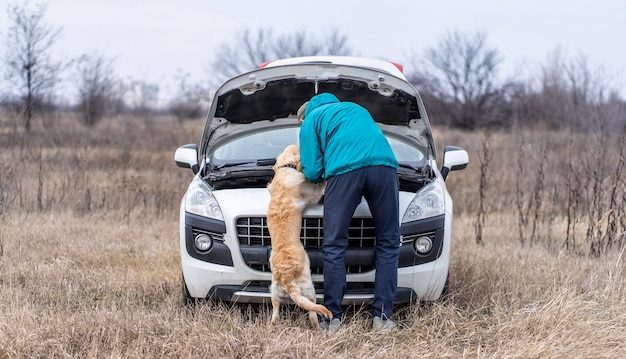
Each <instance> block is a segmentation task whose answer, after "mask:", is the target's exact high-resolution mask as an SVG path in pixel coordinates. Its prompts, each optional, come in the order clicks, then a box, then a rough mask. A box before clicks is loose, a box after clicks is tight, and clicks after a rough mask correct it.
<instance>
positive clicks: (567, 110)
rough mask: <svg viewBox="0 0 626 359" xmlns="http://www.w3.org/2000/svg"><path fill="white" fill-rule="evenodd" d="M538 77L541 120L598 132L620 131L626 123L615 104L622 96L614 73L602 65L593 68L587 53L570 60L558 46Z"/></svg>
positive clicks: (557, 126)
mask: <svg viewBox="0 0 626 359" xmlns="http://www.w3.org/2000/svg"><path fill="white" fill-rule="evenodd" d="M538 78H539V80H540V84H539V87H538V89H537V93H538V95H539V101H538V102H537V104H536V107H537V110H538V112H539V113H540V115H541V120H542V121H543V122H545V123H546V124H548V125H550V126H551V127H553V128H559V127H563V126H574V127H575V128H578V129H582V130H594V131H598V130H615V129H617V130H619V129H620V128H621V127H620V126H623V125H624V120H623V119H624V116H623V111H621V114H620V111H619V110H618V107H616V106H615V104H617V103H618V102H619V101H618V100H617V99H618V97H619V95H618V91H617V90H616V88H615V87H614V86H611V76H608V75H607V74H605V73H604V72H603V71H602V69H601V68H598V69H592V68H591V66H590V64H589V61H588V59H587V57H586V56H585V55H583V54H579V55H578V56H577V57H575V58H574V59H571V60H567V59H566V58H565V56H564V55H563V52H562V50H561V49H560V48H558V47H557V48H556V49H555V50H554V51H553V52H552V53H550V54H549V56H548V59H547V61H546V63H545V64H544V65H543V66H542V67H541V73H540V75H539V76H538ZM616 109H617V110H618V111H615V110H616Z"/></svg>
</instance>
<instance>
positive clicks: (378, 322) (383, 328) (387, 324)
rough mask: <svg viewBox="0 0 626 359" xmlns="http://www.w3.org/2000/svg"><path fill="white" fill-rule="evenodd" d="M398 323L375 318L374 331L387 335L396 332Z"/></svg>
mask: <svg viewBox="0 0 626 359" xmlns="http://www.w3.org/2000/svg"><path fill="white" fill-rule="evenodd" d="M396 328H397V327H396V323H394V322H393V320H391V319H382V318H381V317H374V321H373V323H372V329H373V330H375V331H377V332H379V333H381V334H386V333H389V332H390V331H392V330H395V329H396Z"/></svg>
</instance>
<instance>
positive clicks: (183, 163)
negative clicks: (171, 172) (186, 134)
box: [174, 143, 200, 175]
mask: <svg viewBox="0 0 626 359" xmlns="http://www.w3.org/2000/svg"><path fill="white" fill-rule="evenodd" d="M174 161H175V162H176V165H177V166H178V167H182V168H191V170H192V171H193V174H194V175H195V174H196V173H198V171H199V170H200V166H198V145H196V144H195V143H191V144H188V145H184V146H180V147H178V148H177V149H176V153H174Z"/></svg>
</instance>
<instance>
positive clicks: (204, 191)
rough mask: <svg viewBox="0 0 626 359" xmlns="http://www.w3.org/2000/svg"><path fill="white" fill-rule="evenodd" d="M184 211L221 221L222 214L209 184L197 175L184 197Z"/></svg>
mask: <svg viewBox="0 0 626 359" xmlns="http://www.w3.org/2000/svg"><path fill="white" fill-rule="evenodd" d="M185 211H187V212H189V213H193V214H197V215H200V216H204V217H208V218H213V219H218V220H221V221H223V220H224V215H223V214H222V210H221V209H220V205H219V204H218V203H217V200H216V199H215V196H213V193H212V191H211V189H210V188H209V186H207V185H206V183H204V181H203V180H202V179H200V178H199V177H195V178H194V179H193V181H192V182H191V184H190V185H189V189H188V190H187V196H186V197H185Z"/></svg>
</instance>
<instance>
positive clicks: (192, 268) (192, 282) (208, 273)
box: [181, 211, 450, 305]
mask: <svg viewBox="0 0 626 359" xmlns="http://www.w3.org/2000/svg"><path fill="white" fill-rule="evenodd" d="M446 220H447V218H446V217H445V216H443V215H442V216H438V217H433V218H430V219H427V220H422V221H416V222H413V223H408V224H404V225H403V226H402V227H401V235H402V241H403V244H402V245H401V253H400V265H399V269H398V291H397V295H396V303H407V302H412V301H416V300H417V299H421V300H435V299H437V298H438V297H439V296H440V294H441V292H442V290H443V287H444V284H445V281H446V279H447V275H448V262H449V237H450V235H449V233H446V232H445V231H444V228H446ZM181 221H184V222H182V223H185V225H184V226H181V258H182V267H183V276H184V278H185V283H186V285H187V288H188V290H189V293H190V295H191V296H192V297H195V298H212V299H220V300H225V301H229V302H237V303H267V302H269V300H270V290H269V285H270V283H271V272H270V269H269V261H268V259H269V248H270V243H269V233H265V234H264V232H263V231H264V230H265V231H266V228H264V225H263V223H262V221H259V225H258V226H257V227H255V228H249V227H250V226H249V223H250V221H248V220H246V223H247V224H246V226H247V227H248V228H245V230H244V231H243V232H242V229H241V228H237V226H236V225H235V226H234V227H233V228H232V229H229V233H239V234H241V233H246V235H244V236H241V235H240V236H238V237H243V238H244V239H243V240H242V239H241V238H239V239H233V238H232V237H234V236H231V237H226V236H224V233H225V232H226V230H227V228H226V226H225V225H224V223H223V222H212V221H206V219H204V218H201V217H199V218H198V217H197V216H194V215H191V214H189V213H184V212H182V211H181ZM253 222H254V221H253ZM253 227H254V226H253ZM310 227H311V226H309V228H308V229H309V232H308V233H309V234H310V233H312V232H315V233H318V237H321V236H320V235H319V234H320V232H319V228H310ZM364 227H367V225H364ZM447 228H449V227H447ZM198 232H203V233H210V234H212V235H214V236H215V238H216V241H215V245H214V247H213V248H212V249H211V251H209V252H207V253H200V252H198V251H197V250H196V249H195V247H194V245H193V239H194V234H196V233H198ZM220 232H222V233H220ZM303 232H304V233H305V234H306V233H307V232H306V230H305V229H303ZM250 233H253V234H254V236H252V237H254V238H255V240H250V236H249V235H248V234H250ZM359 233H361V234H362V233H364V232H363V231H360V232H359ZM423 234H428V235H429V236H432V237H431V238H433V249H432V251H431V252H429V253H428V254H426V255H419V254H417V253H416V252H415V251H414V250H413V245H412V239H413V240H414V239H415V238H417V237H418V236H419V235H423ZM264 236H267V239H268V242H267V243H266V242H264V241H263V240H261V241H258V240H257V239H258V238H259V237H264ZM303 237H306V238H308V239H307V242H306V243H305V247H306V248H307V252H308V254H309V257H310V260H311V272H312V278H313V282H314V285H315V287H316V292H317V297H318V300H319V301H321V300H322V298H323V275H322V267H323V265H322V255H321V240H319V242H318V241H317V240H315V241H311V239H310V238H309V237H311V236H306V235H305V236H303ZM229 240H230V242H229ZM366 242H367V241H366ZM370 244H373V245H374V246H375V242H371V243H370ZM374 261H375V252H374V247H368V246H367V245H365V246H361V247H357V248H352V249H349V250H348V252H347V256H346V265H347V276H346V280H347V288H346V293H345V296H344V300H343V304H344V305H350V304H368V303H371V302H372V300H373V297H374V278H375V270H374Z"/></svg>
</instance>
